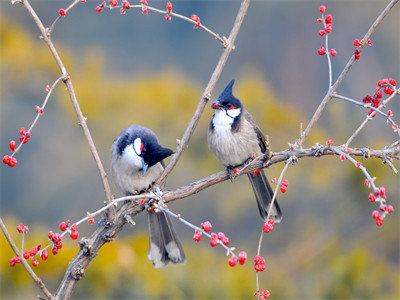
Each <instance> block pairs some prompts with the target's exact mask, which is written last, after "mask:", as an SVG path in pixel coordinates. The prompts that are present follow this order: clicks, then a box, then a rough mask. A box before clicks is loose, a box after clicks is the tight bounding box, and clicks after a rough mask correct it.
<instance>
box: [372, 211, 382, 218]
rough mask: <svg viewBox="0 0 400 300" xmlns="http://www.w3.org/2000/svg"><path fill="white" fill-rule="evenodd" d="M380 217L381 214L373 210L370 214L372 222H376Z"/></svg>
mask: <svg viewBox="0 0 400 300" xmlns="http://www.w3.org/2000/svg"><path fill="white" fill-rule="evenodd" d="M380 217H381V214H380V213H379V211H377V210H374V211H373V212H372V218H373V219H374V220H376V219H377V218H380Z"/></svg>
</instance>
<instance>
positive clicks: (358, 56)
mask: <svg viewBox="0 0 400 300" xmlns="http://www.w3.org/2000/svg"><path fill="white" fill-rule="evenodd" d="M360 57H361V53H360V51H358V50H356V51H354V58H355V59H356V60H359V59H360Z"/></svg>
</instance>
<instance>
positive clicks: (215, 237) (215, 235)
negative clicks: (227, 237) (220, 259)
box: [211, 232, 218, 240]
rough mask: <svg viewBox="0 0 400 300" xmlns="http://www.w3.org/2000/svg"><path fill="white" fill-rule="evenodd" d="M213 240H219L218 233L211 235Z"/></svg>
mask: <svg viewBox="0 0 400 300" xmlns="http://www.w3.org/2000/svg"><path fill="white" fill-rule="evenodd" d="M211 238H212V239H213V240H216V239H217V238H218V236H217V234H216V233H214V232H213V233H211Z"/></svg>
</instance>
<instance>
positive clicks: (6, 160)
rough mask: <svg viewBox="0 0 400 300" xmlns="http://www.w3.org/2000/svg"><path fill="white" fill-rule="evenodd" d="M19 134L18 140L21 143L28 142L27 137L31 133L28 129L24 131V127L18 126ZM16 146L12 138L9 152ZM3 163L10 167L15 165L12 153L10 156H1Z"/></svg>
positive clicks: (15, 160)
mask: <svg viewBox="0 0 400 300" xmlns="http://www.w3.org/2000/svg"><path fill="white" fill-rule="evenodd" d="M19 134H20V137H19V141H20V142H21V143H22V144H26V143H27V142H28V140H29V138H30V137H31V134H30V133H29V132H28V131H26V129H25V127H21V128H20V130H19ZM16 146H17V143H16V142H15V141H14V140H12V141H11V142H10V144H9V147H10V150H11V154H12V153H13V152H14V151H15V147H16ZM17 150H18V149H17ZM3 163H4V164H6V165H9V166H10V167H15V166H16V165H17V159H16V158H15V157H13V155H11V156H8V155H5V156H3Z"/></svg>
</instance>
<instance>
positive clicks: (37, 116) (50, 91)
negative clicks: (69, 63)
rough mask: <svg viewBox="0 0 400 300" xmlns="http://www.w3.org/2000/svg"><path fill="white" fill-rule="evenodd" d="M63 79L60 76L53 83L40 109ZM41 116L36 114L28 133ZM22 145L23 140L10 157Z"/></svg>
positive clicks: (12, 155) (44, 105)
mask: <svg viewBox="0 0 400 300" xmlns="http://www.w3.org/2000/svg"><path fill="white" fill-rule="evenodd" d="M63 78H64V76H60V77H59V78H57V80H56V81H54V83H53V85H52V86H51V88H50V90H49V91H48V93H47V96H46V98H45V99H44V101H43V104H42V106H41V107H40V108H41V109H44V108H45V107H46V104H47V101H48V100H49V98H50V95H51V93H52V92H53V90H54V88H55V87H56V86H57V84H58V83H59V82H60V81H61V80H62V79H63ZM42 115H43V114H41V113H40V112H37V114H36V117H35V119H34V120H33V122H32V124H31V126H30V127H29V129H28V131H27V132H29V133H31V132H32V129H33V127H35V125H36V122H37V121H38V120H39V118H40V117H41V116H42ZM23 144H24V142H23V140H22V142H20V143H19V145H18V147H17V148H16V149H15V150H14V151H13V153H12V154H11V156H10V157H14V155H15V154H17V152H18V151H19V149H20V148H21V147H22V145H23Z"/></svg>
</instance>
